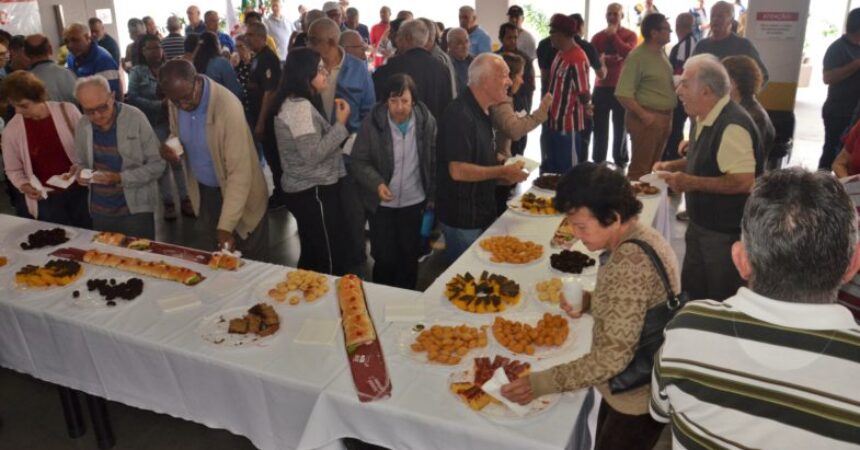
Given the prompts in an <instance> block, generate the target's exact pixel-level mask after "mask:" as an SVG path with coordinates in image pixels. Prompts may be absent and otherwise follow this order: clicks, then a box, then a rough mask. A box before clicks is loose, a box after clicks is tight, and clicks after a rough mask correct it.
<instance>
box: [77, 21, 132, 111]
mask: <svg viewBox="0 0 860 450" xmlns="http://www.w3.org/2000/svg"><path fill="white" fill-rule="evenodd" d="M63 39H64V40H65V41H66V46H67V47H68V48H69V56H68V58H67V59H66V67H68V68H69V70H71V71H72V72H74V73H75V75H77V77H78V78H82V77H89V76H93V75H101V76H102V77H104V79H106V80H107V81H108V84H109V85H110V90H111V92H113V93H114V96H116V99H117V100H122V94H123V92H122V85H121V84H120V82H119V65H118V64H117V62H116V61H114V59H113V57H112V56H111V55H110V53H108V51H107V50H105V49H103V48H101V47H100V46H99V44H98V42H96V41H93V40H92V36H91V35H90V29H89V27H87V26H86V25H84V24H81V23H73V24H71V25H69V26H68V28H66V30H65V31H64V32H63Z"/></svg>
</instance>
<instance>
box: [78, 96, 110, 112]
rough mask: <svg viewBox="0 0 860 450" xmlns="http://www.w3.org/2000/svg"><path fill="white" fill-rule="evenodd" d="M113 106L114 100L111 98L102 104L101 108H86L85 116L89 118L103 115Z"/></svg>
mask: <svg viewBox="0 0 860 450" xmlns="http://www.w3.org/2000/svg"><path fill="white" fill-rule="evenodd" d="M111 106H113V99H112V98H109V99H108V100H107V101H106V102H104V103H102V104H101V105H99V106H96V107H95V108H84V114H86V115H87V116H89V117H92V116H95V115H101V114H104V113H106V112H108V111H110V107H111Z"/></svg>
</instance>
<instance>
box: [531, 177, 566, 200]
mask: <svg viewBox="0 0 860 450" xmlns="http://www.w3.org/2000/svg"><path fill="white" fill-rule="evenodd" d="M559 180H561V175H560V174H557V173H545V174H543V175H541V176H539V177H537V178H535V180H534V181H533V182H532V189H534V190H535V191H537V192H540V193H541V194H551V195H555V191H556V189H558V182H559Z"/></svg>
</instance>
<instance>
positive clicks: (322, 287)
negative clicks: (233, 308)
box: [254, 269, 334, 306]
mask: <svg viewBox="0 0 860 450" xmlns="http://www.w3.org/2000/svg"><path fill="white" fill-rule="evenodd" d="M329 297H331V298H334V292H333V291H332V289H331V280H330V279H329V277H327V276H326V275H323V274H321V273H318V272H314V271H312V270H304V269H297V270H291V271H289V272H287V273H286V274H285V275H284V274H282V275H277V276H275V277H272V278H269V279H268V280H266V281H264V282H262V283H259V284H257V287H256V288H255V289H254V298H256V299H257V300H261V301H268V302H275V303H277V304H288V305H290V306H307V305H313V304H317V303H320V300H324V299H326V298H329Z"/></svg>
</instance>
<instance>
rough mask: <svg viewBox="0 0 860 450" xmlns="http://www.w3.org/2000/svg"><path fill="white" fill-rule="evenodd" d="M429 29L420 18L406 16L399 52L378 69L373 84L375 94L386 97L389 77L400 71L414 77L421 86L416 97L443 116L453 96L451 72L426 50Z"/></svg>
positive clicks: (377, 96)
mask: <svg viewBox="0 0 860 450" xmlns="http://www.w3.org/2000/svg"><path fill="white" fill-rule="evenodd" d="M429 35H430V31H429V30H428V29H427V26H426V25H424V22H422V21H421V20H407V21H406V22H403V24H402V25H400V29H399V30H397V37H396V40H397V41H396V42H397V50H398V53H397V55H396V56H394V57H393V58H391V59H389V60H388V62H387V63H386V64H385V65H384V66H382V67H380V68H378V69H376V72H375V73H374V74H373V85H374V87H375V88H376V98H385V97H386V94H387V92H384V91H385V88H386V86H388V79H389V78H390V77H391V76H392V75H394V74H398V73H404V74H406V75H409V76H410V77H412V79H413V80H415V85H416V87H417V88H418V92H417V94H418V95H417V99H418V100H420V101H421V102H422V103H424V104H425V105H427V108H429V109H430V113H431V114H433V117H434V118H437V119H438V118H439V117H441V116H442V112H443V111H444V110H445V107H446V106H448V103H450V102H451V99H452V98H453V92H454V91H453V89H452V88H451V74H450V72H448V68H447V67H445V64H443V63H442V62H441V61H439V60H438V59H436V58H435V57H434V56H433V54H431V53H430V52H429V51H428V50H427V47H426V45H427V39H428V37H429Z"/></svg>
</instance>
